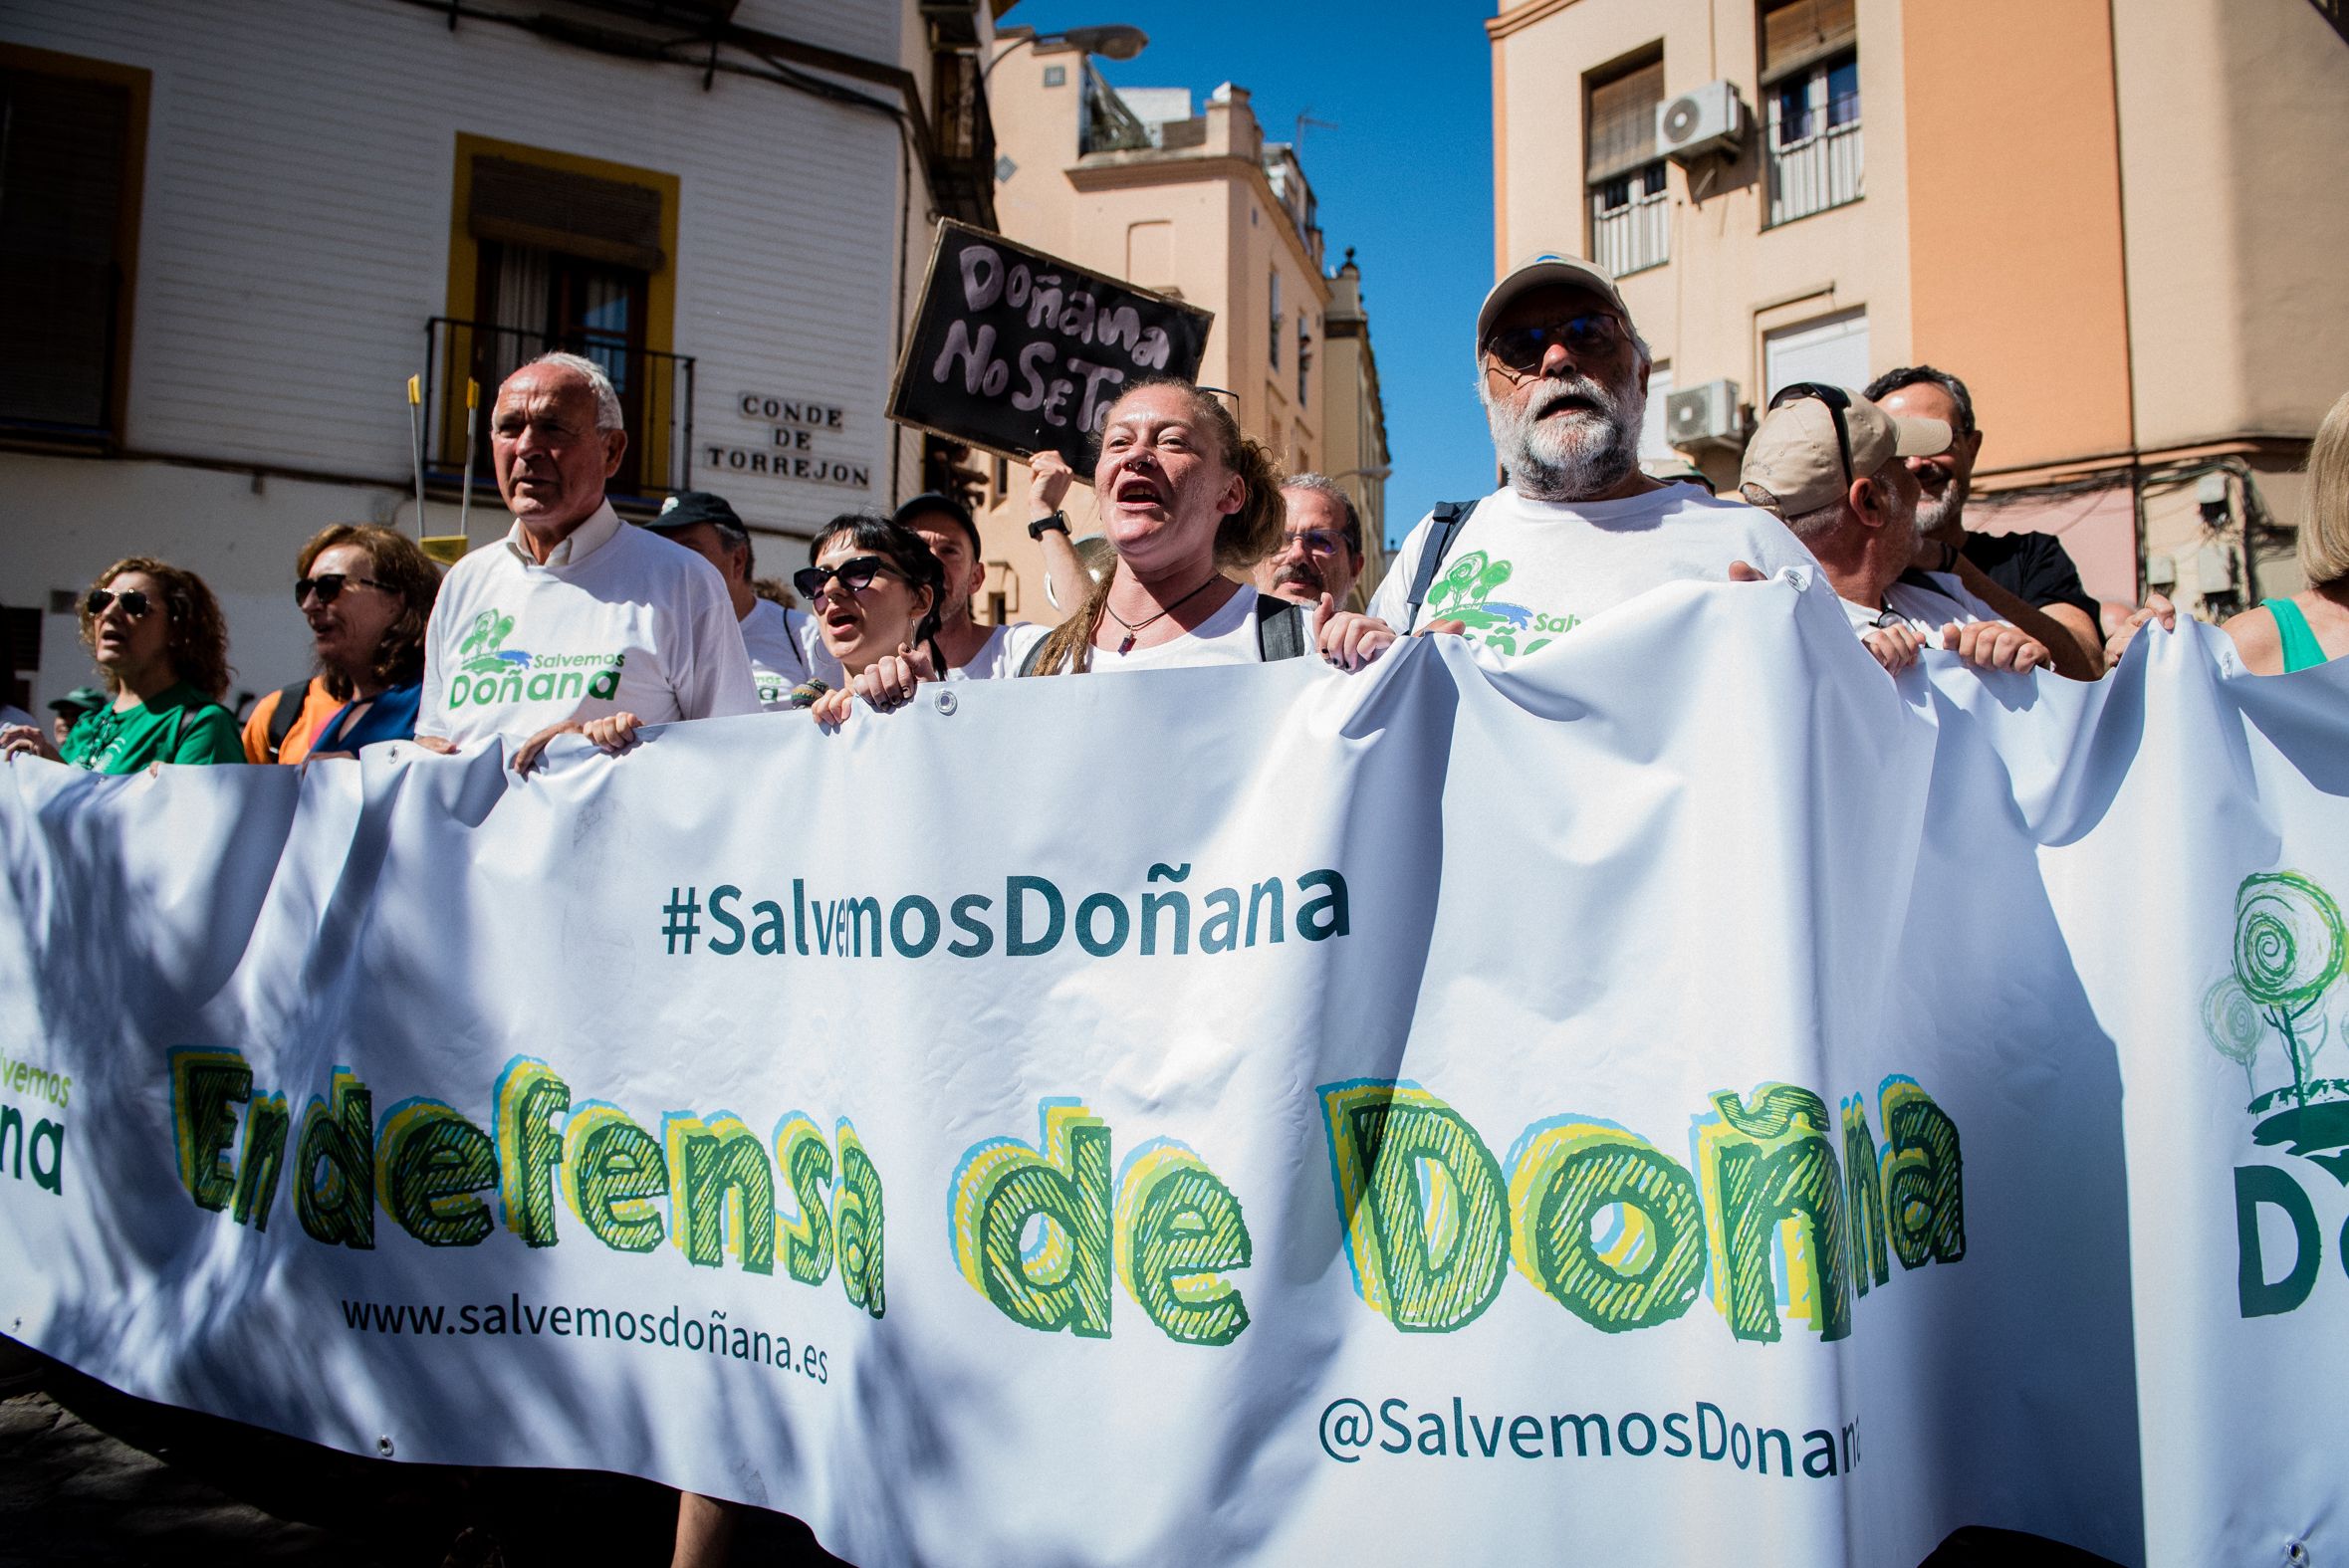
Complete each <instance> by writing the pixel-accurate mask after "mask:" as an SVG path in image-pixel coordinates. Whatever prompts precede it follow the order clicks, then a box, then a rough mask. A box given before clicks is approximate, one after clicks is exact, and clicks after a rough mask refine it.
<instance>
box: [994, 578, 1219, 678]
mask: <svg viewBox="0 0 2349 1568" xmlns="http://www.w3.org/2000/svg"><path fill="white" fill-rule="evenodd" d="M1256 600H1257V593H1256V589H1255V588H1253V587H1250V586H1249V585H1248V584H1246V583H1242V584H1241V585H1240V591H1239V592H1237V593H1235V594H1233V595H1232V596H1231V597H1230V598H1228V599H1226V600H1225V601H1224V602H1223V604H1222V605H1221V606H1220V607H1219V608H1218V609H1217V610H1216V612H1215V613H1214V614H1213V615H1210V616H1208V617H1207V619H1205V620H1203V621H1201V622H1200V623H1199V624H1198V625H1197V626H1196V627H1194V628H1193V629H1192V631H1191V632H1190V634H1189V635H1188V636H1182V637H1177V638H1175V639H1174V641H1172V642H1162V643H1160V644H1158V645H1157V646H1156V647H1154V648H1136V649H1134V651H1133V652H1131V653H1119V652H1118V651H1117V649H1116V647H1115V645H1114V644H1112V645H1111V646H1109V647H1106V648H1099V647H1096V648H1094V649H1093V662H1092V668H1093V670H1094V672H1095V673H1103V672H1107V671H1110V670H1177V669H1187V668H1191V667H1193V666H1197V665H1206V664H1256V663H1260V662H1262V660H1263V658H1264V653H1263V650H1262V649H1261V648H1260V646H1259V638H1258V635H1257V628H1256ZM1102 623H1103V624H1104V625H1107V626H1108V627H1109V628H1110V629H1111V630H1113V631H1114V630H1115V629H1116V622H1114V621H1112V620H1110V619H1109V618H1108V617H1107V616H1105V615H1104V616H1103V617H1102ZM1005 629H1006V631H1007V632H1008V633H1009V635H1008V636H1007V637H1006V638H1005V663H1004V668H1005V670H1006V671H1007V672H1008V673H1010V674H1014V675H1017V674H1018V673H1019V672H1020V666H1021V665H1022V664H1023V663H1025V662H1026V661H1027V658H1028V650H1029V649H1031V648H1033V647H1035V646H1036V645H1037V644H1038V643H1040V642H1042V641H1044V640H1045V638H1047V637H1049V636H1051V635H1052V633H1053V628H1052V627H1050V626H1039V625H1034V624H1031V623H1029V622H1026V621H1023V622H1022V623H1020V624H1019V625H1017V626H1011V627H1007V628H1005ZM1121 640H1122V639H1121Z"/></svg>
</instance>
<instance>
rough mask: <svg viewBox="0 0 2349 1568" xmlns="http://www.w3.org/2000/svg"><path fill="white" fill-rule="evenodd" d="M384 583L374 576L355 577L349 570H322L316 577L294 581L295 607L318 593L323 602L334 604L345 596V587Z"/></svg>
mask: <svg viewBox="0 0 2349 1568" xmlns="http://www.w3.org/2000/svg"><path fill="white" fill-rule="evenodd" d="M382 585H383V584H382V583H380V582H377V581H376V580H375V579H374V578H373V577H354V576H352V574H351V573H350V572H348V571H322V572H320V573H319V574H318V575H317V576H315V577H300V578H297V579H296V580H295V582H294V607H295V608H296V609H300V608H301V607H302V601H303V600H304V599H307V598H309V597H310V596H311V594H313V593H316V594H317V595H318V601H319V602H320V603H321V604H332V603H334V602H335V600H337V599H339V598H341V597H342V596H343V590H344V589H345V588H379V587H381V586H382Z"/></svg>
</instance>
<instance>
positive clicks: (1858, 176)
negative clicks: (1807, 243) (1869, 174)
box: [1768, 116, 1867, 228]
mask: <svg viewBox="0 0 2349 1568" xmlns="http://www.w3.org/2000/svg"><path fill="white" fill-rule="evenodd" d="M1813 122H1814V123H1815V122H1816V117H1815V116H1814V117H1813ZM1860 145H1861V144H1860V126H1859V121H1858V120H1856V119H1855V120H1852V121H1850V122H1849V123H1846V124H1841V125H1830V126H1828V127H1826V128H1825V129H1823V130H1816V131H1813V132H1812V133H1811V134H1809V135H1807V136H1798V137H1796V138H1795V139H1793V140H1792V141H1788V142H1786V143H1785V144H1783V145H1773V146H1771V147H1770V148H1769V151H1768V160H1769V223H1770V226H1771V227H1773V228H1774V227H1775V226H1777V225H1778V224H1781V223H1791V222H1793V221H1794V220H1795V219H1796V218H1807V217H1809V216H1810V215H1811V214H1812V213H1814V212H1824V211H1826V210H1827V209H1828V208H1829V207H1840V206H1842V205H1843V204H1844V203H1845V202H1849V201H1857V200H1859V199H1860V197H1862V196H1863V195H1865V194H1867V190H1866V183H1865V180H1864V178H1863V175H1864V173H1865V167H1864V164H1863V162H1862V159H1861V156H1860Z"/></svg>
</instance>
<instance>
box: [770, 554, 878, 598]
mask: <svg viewBox="0 0 2349 1568" xmlns="http://www.w3.org/2000/svg"><path fill="white" fill-rule="evenodd" d="M897 574H898V573H896V572H895V571H892V570H891V569H890V568H889V563H888V562H887V561H885V560H882V559H881V558H880V557H878V556H850V557H849V558H848V559H847V560H843V561H841V562H839V563H838V564H837V565H832V566H802V567H801V568H800V569H799V570H797V571H795V572H793V573H792V586H793V587H796V588H798V589H799V590H800V593H801V595H802V596H803V597H805V598H806V599H807V600H808V602H809V603H811V604H813V603H815V602H816V600H817V599H818V598H820V597H821V596H822V593H823V585H824V584H825V583H827V582H831V581H834V580H837V581H838V583H839V584H840V586H841V587H843V588H845V589H847V590H848V591H849V592H850V593H862V592H863V591H864V590H865V589H866V588H869V587H871V586H872V580H873V578H875V577H893V576H896V575H897Z"/></svg>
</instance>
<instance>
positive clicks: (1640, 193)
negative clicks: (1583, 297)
mask: <svg viewBox="0 0 2349 1568" xmlns="http://www.w3.org/2000/svg"><path fill="white" fill-rule="evenodd" d="M1655 186H1656V188H1655V189H1654V190H1652V191H1651V190H1648V189H1647V188H1646V182H1645V180H1644V179H1643V177H1642V176H1641V175H1640V174H1639V173H1638V172H1636V171H1635V172H1633V173H1631V174H1627V175H1624V176H1623V177H1621V178H1619V179H1613V180H1609V181H1607V182H1606V183H1605V184H1603V185H1600V186H1598V187H1597V188H1595V189H1593V190H1592V191H1591V193H1590V259H1591V260H1592V261H1594V262H1596V263H1598V264H1599V266H1600V267H1601V268H1603V269H1604V270H1605V271H1606V272H1607V273H1608V274H1610V275H1611V276H1613V277H1617V278H1621V277H1623V276H1625V275H1626V274H1629V273H1635V272H1640V271H1643V270H1644V269H1646V268H1649V267H1661V266H1663V265H1664V264H1665V263H1666V262H1668V261H1670V260H1671V259H1672V204H1671V202H1670V201H1669V200H1667V199H1666V193H1665V190H1664V184H1663V181H1662V180H1660V179H1659V180H1657V181H1656V182H1655Z"/></svg>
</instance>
